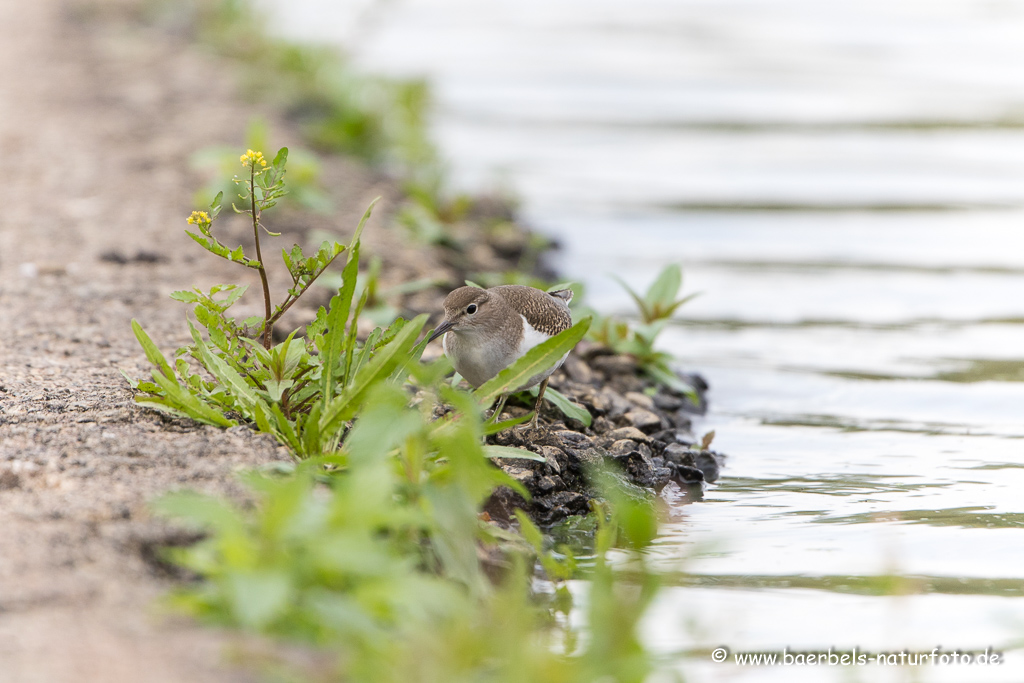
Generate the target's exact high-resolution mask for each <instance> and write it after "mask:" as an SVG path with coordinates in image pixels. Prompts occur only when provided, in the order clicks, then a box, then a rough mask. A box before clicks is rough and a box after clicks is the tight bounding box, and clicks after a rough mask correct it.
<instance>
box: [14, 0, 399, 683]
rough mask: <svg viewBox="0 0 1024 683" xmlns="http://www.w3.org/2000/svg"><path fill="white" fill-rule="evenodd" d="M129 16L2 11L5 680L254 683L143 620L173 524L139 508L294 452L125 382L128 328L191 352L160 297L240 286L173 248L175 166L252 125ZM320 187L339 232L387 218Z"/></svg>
mask: <svg viewBox="0 0 1024 683" xmlns="http://www.w3.org/2000/svg"><path fill="white" fill-rule="evenodd" d="M132 16H133V8H132V6H131V4H130V3H118V4H113V3H109V2H108V3H102V4H100V5H86V4H79V3H73V2H60V1H57V0H35V1H33V2H13V1H11V0H7V1H5V2H2V3H0V74H3V76H2V77H0V160H2V162H3V168H4V177H5V181H4V191H3V195H2V200H0V201H2V210H0V329H2V330H3V334H2V336H0V682H3V683H8V682H11V683H13V682H17V683H25V682H28V681H39V682H41V683H43V682H45V683H53V682H62V681H68V682H71V681H74V682H76V683H91V682H96V683H101V682H102V683H119V682H121V681H125V682H128V681H131V682H133V683H135V682H137V681H143V680H144V681H149V682H163V681H168V682H169V681H191V682H204V681H210V682H213V681H217V682H218V683H224V682H225V681H236V680H237V681H242V680H250V677H249V676H247V675H245V674H243V673H239V672H237V671H229V670H226V669H225V668H224V665H223V661H224V657H223V654H224V648H225V645H226V644H227V637H226V636H221V635H218V634H217V633H215V632H212V631H209V630H206V629H200V628H198V627H195V626H191V625H188V624H185V623H180V622H175V621H168V620H165V619H158V618H156V617H155V616H154V610H153V603H154V600H155V599H156V598H157V597H158V596H160V595H161V594H162V593H163V592H164V591H165V590H166V589H167V588H168V586H169V582H168V580H167V579H166V578H162V577H161V576H160V574H159V572H156V571H154V569H153V567H152V565H150V564H149V563H147V561H146V559H145V558H146V557H147V555H148V554H149V553H148V552H147V549H148V548H149V547H150V546H151V545H152V544H153V543H154V542H156V541H159V540H161V539H163V538H164V534H165V532H166V527H165V526H164V525H162V524H161V523H159V522H157V521H155V520H153V519H152V518H151V517H150V516H149V514H148V512H147V507H146V505H147V501H149V500H150V499H152V498H153V497H154V496H155V495H156V494H158V493H159V492H161V491H164V490H167V489H169V488H174V487H180V486H189V487H192V488H197V489H200V490H206V491H217V492H224V491H230V490H232V489H233V488H234V486H235V483H234V482H235V479H234V477H233V476H232V473H233V472H234V471H235V470H237V469H238V468H240V467H242V466H253V465H256V464H259V463H263V462H268V461H271V460H274V459H276V458H283V457H285V454H284V453H283V452H282V451H281V450H280V449H279V448H278V447H277V446H276V444H275V443H273V442H272V440H270V439H268V438H263V437H260V436H256V435H253V434H252V433H251V432H249V431H247V430H241V429H240V430H233V431H228V432H223V431H218V430H215V429H208V428H186V429H183V428H180V427H173V426H171V427H168V426H167V425H164V424H162V423H161V421H160V419H159V418H157V417H156V416H154V415H152V414H150V413H146V412H143V411H141V410H138V409H136V408H135V407H134V406H133V404H132V402H131V396H130V394H129V391H128V389H127V386H126V384H125V382H124V381H123V380H122V378H121V377H120V374H119V368H124V369H127V370H128V371H129V372H134V373H136V374H141V373H143V372H144V371H147V370H145V368H144V367H143V365H142V364H143V363H144V360H145V359H144V358H143V357H142V355H141V354H140V352H139V349H138V347H137V345H136V342H135V340H134V338H133V337H132V336H131V334H130V330H129V320H130V319H131V318H133V317H135V318H138V319H139V320H140V321H141V322H142V323H143V324H144V325H145V326H146V327H147V329H149V330H150V332H151V333H152V334H153V336H154V338H156V339H159V340H161V341H162V342H163V343H166V344H168V345H172V344H176V343H179V342H182V341H184V340H183V337H182V333H183V332H184V328H183V309H182V308H181V307H180V306H178V305H176V304H175V303H174V302H173V301H170V300H169V299H168V298H167V295H168V293H169V292H171V291H172V290H174V289H180V288H185V287H189V286H191V285H193V284H213V283H215V282H218V281H233V280H236V279H237V277H238V273H237V272H232V271H233V269H227V270H225V269H224V268H223V266H221V265H220V264H218V263H217V262H216V260H215V259H212V258H203V255H202V254H200V253H197V250H196V249H195V248H194V245H190V244H189V240H188V238H187V237H186V236H185V234H184V233H183V231H182V228H183V227H185V226H184V222H183V218H184V217H185V216H186V215H188V213H189V211H190V210H191V209H192V208H193V207H192V204H191V197H190V194H191V191H192V190H193V189H194V188H196V187H197V186H198V185H199V184H200V183H201V179H200V178H198V177H196V176H195V174H194V173H193V172H192V171H190V170H189V165H188V157H189V155H190V154H192V153H193V152H194V151H196V150H198V149H201V148H203V147H206V146H208V145H211V144H233V145H240V144H241V143H242V139H241V138H242V135H243V131H244V127H245V122H247V121H248V120H249V119H250V117H251V116H252V115H253V111H252V110H251V109H250V108H249V107H248V106H246V105H244V104H243V103H242V101H241V100H240V99H239V98H238V97H236V96H235V95H234V93H233V86H232V83H233V80H232V78H231V76H230V74H229V73H226V71H225V67H224V65H223V64H220V63H218V62H217V61H216V60H214V59H213V58H211V57H208V56H205V55H203V54H202V53H201V52H200V51H198V50H196V49H194V48H189V47H187V46H186V43H185V42H184V41H183V40H182V39H179V38H175V37H174V36H172V35H168V34H167V33H165V32H161V31H157V30H153V29H149V28H146V27H145V26H143V25H141V24H139V23H138V22H136V21H134V20H133V19H132ZM264 116H265V117H267V118H269V119H270V120H271V122H272V123H273V118H272V117H271V116H269V115H267V114H264ZM273 129H274V131H275V133H278V134H280V135H281V139H280V144H289V143H291V142H293V141H292V140H289V139H287V136H286V135H285V134H284V131H285V130H286V129H285V128H284V127H283V126H280V125H274V126H273ZM276 137H278V135H275V138H276ZM325 174H326V176H327V177H328V178H330V179H331V180H333V181H334V182H336V183H337V185H338V193H339V194H340V196H339V199H341V200H342V201H339V202H338V206H339V207H343V208H344V211H342V215H341V218H340V220H341V221H342V224H343V225H351V224H354V219H353V218H352V217H353V215H356V214H358V213H361V211H362V209H363V208H364V207H365V205H366V203H368V201H369V200H370V198H372V197H373V196H375V195H377V194H384V195H385V203H384V206H383V209H384V211H385V212H386V211H387V210H388V208H389V207H388V206H387V197H388V196H389V193H390V192H391V188H390V187H389V186H388V184H387V183H386V182H384V181H382V180H381V179H380V178H377V177H374V176H372V175H370V174H368V173H366V172H364V171H361V170H359V168H358V167H357V166H355V165H346V164H344V163H343V162H336V163H335V164H334V165H332V166H330V167H329V168H327V169H325ZM350 219H351V220H350ZM111 252H114V253H116V254H120V255H122V256H124V257H126V258H127V260H128V262H127V263H123V264H119V263H116V262H115V261H117V260H124V259H116V258H115V259H113V261H112V260H110V258H111V257H110V256H109V254H110V253H111ZM140 252H141V256H142V258H141V259H138V258H136V257H137V256H139V255H140ZM104 254H108V257H107V260H104V258H102V257H103V255H104ZM151 255H159V256H160V258H159V259H158V260H157V261H156V262H152V261H151Z"/></svg>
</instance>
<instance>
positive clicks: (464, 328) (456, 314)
mask: <svg viewBox="0 0 1024 683" xmlns="http://www.w3.org/2000/svg"><path fill="white" fill-rule="evenodd" d="M500 304H501V301H500V297H498V296H495V295H493V294H491V293H490V292H488V291H487V290H486V289H480V288H479V287H459V288H458V289H456V290H453V291H452V292H451V293H450V294H449V295H448V296H447V297H445V300H444V320H443V321H441V324H440V325H438V326H437V329H435V330H434V333H433V334H432V335H430V339H429V341H434V340H435V339H437V338H438V337H440V336H441V335H442V334H444V333H445V332H448V331H449V330H454V331H455V332H472V331H473V330H476V329H482V328H483V326H486V325H487V324H488V321H490V320H493V318H494V316H495V315H497V314H498V308H499V307H500Z"/></svg>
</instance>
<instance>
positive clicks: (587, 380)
mask: <svg viewBox="0 0 1024 683" xmlns="http://www.w3.org/2000/svg"><path fill="white" fill-rule="evenodd" d="M562 370H564V371H565V374H566V375H568V377H569V379H571V380H572V381H573V382H579V383H580V384H593V383H594V382H595V381H596V380H597V376H596V375H595V374H594V371H593V370H591V369H590V366H589V365H587V364H586V363H584V362H583V360H582V359H580V358H577V357H576V356H575V355H573V354H569V357H568V358H566V359H565V363H563V364H562Z"/></svg>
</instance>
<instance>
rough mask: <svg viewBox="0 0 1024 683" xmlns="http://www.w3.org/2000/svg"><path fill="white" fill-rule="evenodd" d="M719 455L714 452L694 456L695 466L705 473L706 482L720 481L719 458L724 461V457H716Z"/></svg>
mask: <svg viewBox="0 0 1024 683" xmlns="http://www.w3.org/2000/svg"><path fill="white" fill-rule="evenodd" d="M717 455H718V454H717V453H713V452H712V451H701V452H700V453H698V454H697V455H696V456H694V466H695V467H696V468H697V469H699V470H700V471H701V472H703V473H704V481H708V482H715V481H718V475H719V470H720V469H721V464H720V463H719V458H722V459H724V457H723V456H719V457H716V456H717Z"/></svg>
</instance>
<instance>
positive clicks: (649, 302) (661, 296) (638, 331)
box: [590, 264, 697, 400]
mask: <svg viewBox="0 0 1024 683" xmlns="http://www.w3.org/2000/svg"><path fill="white" fill-rule="evenodd" d="M616 279H618V278H616ZM619 282H620V283H621V284H622V286H623V287H624V288H625V289H626V291H627V292H628V293H629V295H630V296H631V297H632V298H633V301H635V302H636V305H637V309H638V311H639V313H640V324H639V325H632V324H630V323H628V322H626V321H623V320H619V319H617V318H614V317H611V316H595V321H596V322H595V325H594V326H593V328H592V330H591V333H590V338H591V339H593V340H594V341H596V342H599V343H601V344H604V345H605V346H607V347H609V348H611V349H612V350H614V351H615V352H616V353H626V354H629V355H631V356H633V357H634V358H636V360H637V363H639V365H640V368H641V370H643V372H644V373H645V374H646V375H647V376H648V377H650V378H651V379H653V380H654V381H656V382H658V383H660V384H663V385H665V386H667V387H669V388H670V389H673V390H675V391H678V392H680V393H683V394H686V395H688V396H690V397H692V398H693V399H694V400H696V392H695V391H694V388H693V387H692V386H690V385H689V384H687V383H686V382H684V381H683V380H682V379H680V378H679V376H678V375H677V374H676V373H675V372H674V371H673V370H672V367H671V361H672V356H671V355H670V354H668V353H665V352H663V351H657V350H655V348H654V344H655V340H656V339H657V337H658V335H659V334H661V331H662V330H663V329H665V325H667V324H668V321H669V320H670V319H671V318H672V316H673V315H674V314H675V312H676V310H677V309H678V308H679V307H680V306H682V305H683V304H685V303H686V302H687V301H690V300H691V299H693V298H694V297H695V296H697V294H690V295H689V296H685V297H682V298H677V297H678V296H679V290H680V288H681V287H682V284H683V274H682V270H681V269H680V267H679V266H678V265H676V264H671V265H668V266H666V267H665V268H664V269H663V270H662V271H661V273H659V274H658V277H657V278H655V280H654V282H653V283H651V286H650V287H648V289H647V292H646V293H645V294H644V295H643V296H640V295H639V294H637V293H636V292H635V291H633V289H632V288H630V287H629V285H627V284H626V283H625V282H623V281H622V280H619Z"/></svg>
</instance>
